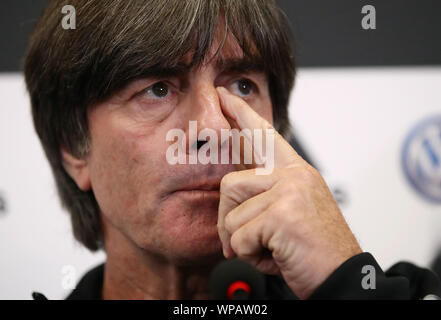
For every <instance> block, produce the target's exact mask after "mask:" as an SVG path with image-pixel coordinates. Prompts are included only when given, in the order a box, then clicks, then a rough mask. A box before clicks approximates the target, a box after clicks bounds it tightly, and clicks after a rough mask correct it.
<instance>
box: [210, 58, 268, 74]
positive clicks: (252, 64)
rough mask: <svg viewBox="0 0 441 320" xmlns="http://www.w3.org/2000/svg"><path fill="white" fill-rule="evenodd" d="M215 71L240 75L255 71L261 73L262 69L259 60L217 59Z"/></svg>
mask: <svg viewBox="0 0 441 320" xmlns="http://www.w3.org/2000/svg"><path fill="white" fill-rule="evenodd" d="M215 67H216V69H217V70H218V71H220V72H226V73H242V72H250V71H257V72H263V71H264V67H263V63H262V62H261V61H260V59H257V58H256V59H250V58H228V59H219V60H218V61H216V65H215Z"/></svg>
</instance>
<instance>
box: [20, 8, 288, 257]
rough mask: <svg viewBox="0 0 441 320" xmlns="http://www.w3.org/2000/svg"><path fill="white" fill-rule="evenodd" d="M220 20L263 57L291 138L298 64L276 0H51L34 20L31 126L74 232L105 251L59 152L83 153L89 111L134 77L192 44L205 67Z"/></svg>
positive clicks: (92, 205)
mask: <svg viewBox="0 0 441 320" xmlns="http://www.w3.org/2000/svg"><path fill="white" fill-rule="evenodd" d="M64 5H72V6H73V7H74V8H75V10H76V29H71V30H64V29H63V28H62V26H61V20H62V18H63V14H62V13H61V8H62V7H63V6H64ZM219 17H222V18H223V19H225V23H226V26H227V28H228V32H231V33H232V34H233V35H234V37H235V38H236V39H237V41H238V43H239V45H240V46H241V48H242V50H243V51H244V54H245V56H248V57H249V58H250V59H259V60H261V63H262V65H263V70H264V72H265V74H266V76H267V79H268V82H269V89H270V96H271V101H272V105H273V117H274V122H275V126H276V129H277V130H278V131H279V132H280V133H281V134H282V135H284V136H285V137H287V136H288V134H289V132H290V129H289V120H288V112H287V105H288V99H289V95H290V92H291V89H292V86H293V83H294V76H295V64H294V57H293V54H292V47H291V45H292V44H291V42H290V33H289V26H288V22H287V19H286V17H285V15H284V14H283V13H282V12H281V11H280V9H279V8H278V7H277V5H276V4H275V2H274V1H273V0H240V1H238V0H184V1H183V0H68V1H62V0H53V1H51V2H50V3H49V5H48V7H47V8H46V9H45V11H44V12H43V14H42V16H41V17H40V19H39V21H38V22H37V25H36V27H35V29H34V31H33V33H32V35H31V38H30V42H29V47H28V50H27V53H26V57H25V63H24V73H25V79H26V84H27V88H28V91H29V94H30V98H31V105H32V115H33V120H34V125H35V129H36V131H37V133H38V136H39V137H40V140H41V142H42V145H43V148H44V151H45V153H46V156H47V158H48V160H49V162H50V165H51V167H52V170H53V172H54V176H55V181H56V185H57V188H58V192H59V195H60V197H61V202H62V204H63V206H64V207H65V208H67V210H68V211H69V213H70V215H71V221H72V225H73V232H74V236H75V238H76V239H77V240H78V241H80V242H81V243H83V244H84V245H85V246H86V247H87V248H89V249H90V250H97V249H98V248H100V247H102V229H101V223H100V217H99V208H98V204H97V202H96V200H95V197H94V195H93V191H88V192H83V191H81V190H80V189H79V188H78V187H77V185H76V184H75V183H74V181H73V180H72V179H71V177H70V176H69V175H68V174H67V173H66V171H65V170H64V168H63V165H62V159H61V155H60V148H65V149H66V151H68V152H70V153H71V154H73V155H75V156H76V157H80V158H81V157H84V156H85V155H86V154H87V151H88V141H89V134H88V121H87V108H88V107H90V106H91V105H93V104H95V103H97V102H98V101H101V100H103V99H105V98H106V97H108V96H109V95H111V94H112V93H114V92H116V91H117V90H118V89H120V88H122V87H123V86H124V85H126V84H127V83H128V82H129V81H131V80H133V79H136V78H140V77H143V76H148V75H157V74H158V73H160V72H161V70H162V69H164V68H165V67H169V66H170V65H171V64H173V63H176V62H177V61H178V60H179V59H180V58H181V57H182V56H183V55H184V54H185V53H187V52H190V50H193V52H194V55H193V61H192V64H199V63H201V62H202V61H203V59H204V57H205V56H206V54H207V52H208V49H209V48H210V46H211V44H212V41H213V40H214V36H215V32H216V26H217V22H218V21H219ZM255 49H257V50H255ZM256 52H257V54H256Z"/></svg>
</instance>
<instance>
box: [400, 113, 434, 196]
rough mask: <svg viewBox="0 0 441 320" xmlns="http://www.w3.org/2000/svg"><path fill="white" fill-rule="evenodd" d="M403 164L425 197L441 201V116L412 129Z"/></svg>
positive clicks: (411, 179)
mask: <svg viewBox="0 0 441 320" xmlns="http://www.w3.org/2000/svg"><path fill="white" fill-rule="evenodd" d="M402 165H403V169H404V172H405V174H406V176H407V178H408V179H409V182H410V183H411V184H412V185H413V186H414V187H415V189H416V190H417V191H418V192H419V193H420V194H421V195H422V196H424V197H425V198H426V199H428V200H430V201H432V202H437V203H441V116H435V117H431V118H429V119H426V120H424V121H422V122H421V123H419V124H418V125H417V126H416V127H415V128H413V130H412V131H411V132H410V134H409V136H408V137H407V139H406V141H405V143H404V148H403V153H402Z"/></svg>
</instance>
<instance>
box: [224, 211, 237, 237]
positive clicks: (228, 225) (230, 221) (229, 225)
mask: <svg viewBox="0 0 441 320" xmlns="http://www.w3.org/2000/svg"><path fill="white" fill-rule="evenodd" d="M224 227H225V230H226V231H228V232H229V233H233V232H234V230H235V223H234V218H233V217H232V215H231V214H228V215H227V216H226V217H225V221H224Z"/></svg>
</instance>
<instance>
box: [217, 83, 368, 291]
mask: <svg viewBox="0 0 441 320" xmlns="http://www.w3.org/2000/svg"><path fill="white" fill-rule="evenodd" d="M217 90H218V94H219V98H220V102H221V107H222V110H223V113H224V115H225V116H226V117H227V119H228V121H229V122H230V124H231V125H232V126H234V127H236V128H237V129H238V130H242V129H243V128H249V129H251V131H252V132H253V129H264V130H265V129H273V127H272V125H271V124H270V123H269V122H267V121H266V120H265V119H263V118H262V117H260V116H259V115H258V114H257V113H256V112H255V111H254V110H253V109H252V108H251V107H250V106H248V104H247V103H246V102H245V101H244V100H242V99H240V98H239V97H237V96H235V95H233V94H231V93H229V92H228V90H226V89H224V88H222V87H219V88H217ZM248 145H251V143H250V142H249V143H248ZM257 167H258V166H257V165H255V166H254V168H251V169H247V170H243V171H236V172H232V173H229V174H227V175H226V176H224V178H223V179H222V181H221V186H220V193H221V196H220V202H219V217H218V225H217V226H218V231H219V237H220V239H221V242H222V247H223V252H224V255H225V257H226V258H232V257H235V256H237V257H239V258H241V259H244V260H247V261H249V262H250V263H252V264H253V265H254V266H256V268H257V269H258V270H259V271H261V272H263V273H267V274H279V275H281V276H282V277H283V278H284V279H285V281H286V283H287V284H288V286H289V287H290V288H291V289H292V291H293V292H294V293H295V294H296V295H297V296H298V297H299V298H301V299H305V298H307V297H309V296H310V295H311V294H312V292H313V291H314V290H315V289H316V288H317V287H318V286H319V285H320V284H321V283H323V281H324V280H325V279H326V278H327V277H328V276H329V275H330V274H331V273H332V272H333V271H334V270H335V269H337V268H338V267H339V266H340V265H341V264H342V263H343V262H344V261H346V260H347V259H349V258H350V257H352V256H354V255H356V254H358V253H361V252H362V250H361V248H360V246H359V245H358V243H357V240H356V239H355V237H354V235H353V234H352V232H351V230H350V229H349V227H348V225H347V224H346V221H345V219H344V217H343V215H342V214H341V212H340V210H339V208H338V205H337V203H336V202H335V200H334V198H333V197H332V194H331V192H330V191H329V189H328V187H327V185H326V183H325V181H324V180H323V178H322V177H321V175H320V174H319V173H318V171H317V170H316V169H314V168H313V167H312V166H310V165H309V164H308V163H307V162H306V161H304V160H303V159H302V158H301V157H300V156H299V155H298V154H297V152H296V151H295V150H294V149H293V148H292V147H291V146H290V145H289V143H288V142H286V141H285V140H284V139H283V138H282V136H280V135H279V134H278V133H277V132H275V135H274V170H273V172H272V173H271V174H268V175H256V172H255V170H256V168H257Z"/></svg>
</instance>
